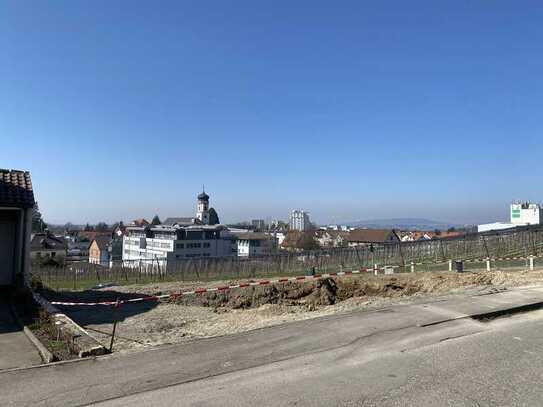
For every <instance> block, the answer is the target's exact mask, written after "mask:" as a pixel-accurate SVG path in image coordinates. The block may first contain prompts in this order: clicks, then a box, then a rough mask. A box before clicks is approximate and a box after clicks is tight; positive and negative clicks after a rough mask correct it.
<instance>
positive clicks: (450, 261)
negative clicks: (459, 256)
mask: <svg viewBox="0 0 543 407" xmlns="http://www.w3.org/2000/svg"><path fill="white" fill-rule="evenodd" d="M452 263H453V261H452V259H451V260H449V271H452Z"/></svg>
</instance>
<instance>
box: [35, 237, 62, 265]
mask: <svg viewBox="0 0 543 407" xmlns="http://www.w3.org/2000/svg"><path fill="white" fill-rule="evenodd" d="M30 256H31V258H32V261H36V262H40V263H43V262H46V261H54V262H55V263H57V264H64V259H65V258H66V243H65V242H64V239H62V238H60V237H57V236H55V235H53V234H52V233H50V232H48V231H45V232H44V233H36V234H34V235H33V236H32V240H31V241H30Z"/></svg>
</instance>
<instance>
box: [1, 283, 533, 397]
mask: <svg viewBox="0 0 543 407" xmlns="http://www.w3.org/2000/svg"><path fill="white" fill-rule="evenodd" d="M482 294H488V293H482ZM540 301H543V290H542V289H531V290H515V291H511V292H504V293H495V294H489V295H476V296H471V297H465V296H462V297H460V296H458V297H449V298H446V299H440V300H435V301H433V302H431V303H425V304H411V305H400V306H394V307H390V308H387V309H384V310H381V311H377V312H375V311H374V312H356V313H351V314H345V315H336V316H329V317H324V318H318V319H314V320H307V321H300V322H296V323H291V324H285V325H282V326H277V327H270V328H265V329H261V330H257V331H252V332H248V333H245V334H240V335H231V336H225V337H221V338H213V339H206V340H198V341H194V342H192V343H186V344H180V345H172V346H165V347H159V348H157V349H154V350H150V351H145V352H140V353H132V354H125V355H112V356H108V357H100V358H96V359H90V360H84V361H79V362H76V363H64V364H57V365H51V366H45V367H41V368H35V369H23V370H16V371H11V372H3V373H1V372H0V394H1V395H2V405H16V406H19V405H32V406H75V405H89V404H94V405H101V406H125V405H145V406H170V405H171V406H185V405H187V406H189V405H190V406H227V405H232V406H255V405H259V407H262V406H287V405H288V406H295V405H296V406H336V405H340V406H447V405H451V406H452V405H454V406H502V405H503V406H532V405H533V406H540V405H542V402H541V400H543V386H541V383H542V382H543V381H542V380H541V379H542V378H543V377H542V376H543V363H542V362H543V361H542V360H541V356H540V355H541V354H542V351H543V345H542V343H543V338H541V336H542V335H541V334H542V333H543V311H532V312H529V313H525V314H518V315H515V316H509V317H502V318H499V319H496V320H492V321H490V322H480V321H479V320H475V319H472V318H470V317H469V315H474V314H481V313H486V312H493V311H499V310H504V309H509V308H512V307H515V306H519V305H525V304H532V303H536V302H540ZM540 389H541V390H540Z"/></svg>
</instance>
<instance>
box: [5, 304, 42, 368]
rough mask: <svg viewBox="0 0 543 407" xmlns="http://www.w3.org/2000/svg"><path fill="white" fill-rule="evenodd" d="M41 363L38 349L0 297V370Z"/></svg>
mask: <svg viewBox="0 0 543 407" xmlns="http://www.w3.org/2000/svg"><path fill="white" fill-rule="evenodd" d="M40 363H41V358H40V354H39V353H38V350H37V349H36V347H35V346H34V345H33V344H32V342H30V340H29V339H28V338H27V337H26V335H25V334H24V332H23V330H22V329H21V328H20V327H19V325H17V323H16V322H15V321H14V320H13V316H12V315H11V312H10V308H9V304H8V303H7V302H6V301H2V300H1V299H0V370H3V369H11V368H14V367H27V366H35V365H39V364H40Z"/></svg>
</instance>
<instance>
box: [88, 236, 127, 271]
mask: <svg viewBox="0 0 543 407" xmlns="http://www.w3.org/2000/svg"><path fill="white" fill-rule="evenodd" d="M121 260H122V240H121V239H113V238H111V237H109V236H98V237H96V239H93V241H92V242H91V244H90V247H89V263H92V264H99V265H101V266H104V267H112V266H113V265H114V264H121Z"/></svg>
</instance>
